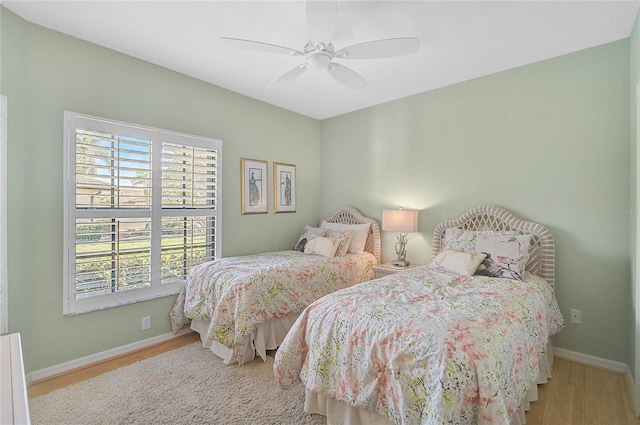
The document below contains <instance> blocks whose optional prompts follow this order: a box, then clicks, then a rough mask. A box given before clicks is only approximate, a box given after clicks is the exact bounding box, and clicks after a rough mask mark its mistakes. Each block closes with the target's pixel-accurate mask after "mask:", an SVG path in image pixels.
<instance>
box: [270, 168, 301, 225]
mask: <svg viewBox="0 0 640 425" xmlns="http://www.w3.org/2000/svg"><path fill="white" fill-rule="evenodd" d="M273 205H274V206H273V210H274V212H276V213H285V212H296V166H295V165H292V164H282V163H280V162H274V163H273Z"/></svg>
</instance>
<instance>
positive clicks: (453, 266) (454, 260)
mask: <svg viewBox="0 0 640 425" xmlns="http://www.w3.org/2000/svg"><path fill="white" fill-rule="evenodd" d="M485 257H486V254H484V253H480V252H477V253H470V252H463V251H454V250H452V249H446V250H444V251H440V253H439V254H438V255H436V258H434V259H433V261H432V262H431V264H430V265H431V266H433V267H437V268H438V269H443V270H445V271H448V272H453V273H458V274H461V275H464V276H471V275H473V274H474V273H475V272H476V270H477V269H478V266H479V265H480V263H482V261H483V260H484V259H485Z"/></svg>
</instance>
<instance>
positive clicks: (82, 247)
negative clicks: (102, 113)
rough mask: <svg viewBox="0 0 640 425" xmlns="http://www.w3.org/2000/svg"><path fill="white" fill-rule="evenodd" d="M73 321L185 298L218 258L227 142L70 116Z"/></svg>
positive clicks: (68, 269) (69, 310)
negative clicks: (199, 268)
mask: <svg viewBox="0 0 640 425" xmlns="http://www.w3.org/2000/svg"><path fill="white" fill-rule="evenodd" d="M65 134H66V135H67V138H68V140H67V143H66V146H67V149H68V152H67V154H66V155H65V158H67V159H68V164H67V165H66V173H65V175H67V178H68V189H69V190H68V193H66V195H67V197H68V199H67V200H66V201H65V205H66V207H67V208H66V211H65V213H66V215H65V216H66V220H65V224H66V225H67V232H66V234H67V235H68V246H67V247H66V249H65V253H66V258H65V276H66V279H65V280H66V285H65V288H66V291H65V314H74V313H81V312H85V311H91V310H95V309H101V308H105V307H111V306H115V305H120V304H124V303H130V302H135V301H139V300H143V299H150V298H155V297H159V296H165V295H170V294H175V293H176V292H177V291H178V289H179V285H181V284H182V282H184V280H185V279H186V275H187V273H188V271H189V269H190V268H191V267H193V266H194V265H196V264H200V263H202V262H204V261H209V260H212V259H215V258H216V257H217V252H218V248H219V247H218V244H217V242H218V241H217V233H218V228H219V219H218V217H219V213H218V206H219V191H218V189H219V165H220V162H219V161H220V155H221V148H222V142H221V141H219V140H216V139H208V138H202V137H198V136H191V135H185V134H179V133H173V132H169V131H166V130H161V129H155V128H147V127H141V126H137V125H133V124H127V123H121V122H113V121H108V120H105V119H101V118H96V117H89V116H86V115H80V114H76V113H72V112H66V113H65Z"/></svg>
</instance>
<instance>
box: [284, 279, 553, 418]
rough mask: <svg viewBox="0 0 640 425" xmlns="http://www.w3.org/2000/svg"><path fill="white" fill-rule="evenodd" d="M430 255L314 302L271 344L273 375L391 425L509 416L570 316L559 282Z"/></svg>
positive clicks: (288, 384) (290, 385)
mask: <svg viewBox="0 0 640 425" xmlns="http://www.w3.org/2000/svg"><path fill="white" fill-rule="evenodd" d="M525 276H526V277H525V282H521V281H517V280H511V279H505V278H493V277H481V276H472V277H465V276H461V275H457V274H454V273H442V272H438V271H437V270H435V269H432V268H429V267H427V266H424V267H417V268H415V269H412V270H409V271H405V272H403V273H397V274H394V275H390V276H387V277H384V278H382V279H376V280H372V281H369V282H364V283H362V284H359V285H356V286H353V287H351V288H347V289H344V290H341V291H337V292H335V293H333V294H330V295H328V296H326V297H324V298H322V299H320V300H318V301H316V302H314V303H313V304H311V305H310V306H309V307H308V308H307V309H306V310H305V311H304V312H303V313H302V314H301V315H300V317H299V318H298V320H297V321H296V323H295V324H294V326H293V328H292V329H291V331H290V332H289V334H288V335H287V337H286V338H285V340H284V342H283V343H282V345H281V346H280V348H279V349H278V352H277V353H276V359H275V364H274V373H275V376H276V380H277V382H278V384H279V385H280V386H281V387H283V388H289V387H292V386H294V385H295V384H296V383H298V382H300V381H302V382H303V383H304V384H305V385H306V387H307V388H308V389H309V390H311V391H313V392H316V393H320V394H323V395H325V396H327V397H330V398H332V399H335V400H339V401H342V402H345V403H347V404H349V405H351V406H354V407H357V408H362V409H366V410H371V411H375V412H377V413H379V414H381V415H383V416H385V417H387V418H388V419H390V420H391V422H393V423H396V424H430V425H432V424H487V425H488V424H494V425H495V424H508V423H509V418H510V417H513V415H514V413H515V412H516V411H517V408H518V407H519V406H520V405H521V403H522V402H523V400H524V396H525V394H526V392H527V390H528V389H529V388H530V387H531V386H533V385H536V383H537V378H538V359H539V355H540V354H541V353H544V352H546V349H547V343H548V336H550V335H553V334H555V333H557V332H559V331H560V330H561V329H562V328H563V327H564V319H563V317H562V315H561V313H560V310H559V308H558V305H557V302H556V299H555V294H554V292H553V289H552V288H551V287H550V286H549V285H548V284H547V283H546V282H545V281H544V280H543V279H542V278H539V277H537V276H533V275H531V274H529V273H527V274H526V275H525Z"/></svg>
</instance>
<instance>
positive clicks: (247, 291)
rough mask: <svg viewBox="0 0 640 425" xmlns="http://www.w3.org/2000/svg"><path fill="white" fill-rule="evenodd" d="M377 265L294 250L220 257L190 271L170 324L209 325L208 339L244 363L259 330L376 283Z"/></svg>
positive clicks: (360, 257)
mask: <svg viewBox="0 0 640 425" xmlns="http://www.w3.org/2000/svg"><path fill="white" fill-rule="evenodd" d="M375 264H376V259H375V257H374V256H373V255H372V254H370V253H368V252H365V253H364V254H347V255H345V256H342V257H335V258H326V257H321V256H318V255H305V254H303V253H301V252H298V251H293V250H291V251H278V252H267V253H260V254H255V255H245V256H241V257H227V258H221V259H218V260H215V261H211V262H208V263H204V264H201V265H199V266H196V267H194V268H193V269H192V270H191V271H190V272H189V275H188V276H187V282H186V284H185V285H184V286H183V288H182V290H181V292H180V294H179V295H178V298H177V300H176V303H175V305H174V306H173V309H172V310H171V324H172V327H173V330H174V332H175V331H177V330H179V329H181V328H183V327H185V326H187V325H188V324H189V321H190V320H191V319H200V320H206V321H209V320H210V321H211V325H210V327H209V331H208V336H209V337H210V338H212V339H214V340H216V341H218V342H219V343H220V344H222V345H224V346H226V347H229V348H232V349H233V350H234V353H235V357H236V360H237V361H238V363H240V364H242V363H243V361H244V359H243V355H242V353H243V352H244V347H246V345H247V344H249V343H250V342H251V338H252V335H253V332H254V331H255V330H256V329H257V327H258V326H259V325H261V324H263V323H264V322H266V321H268V320H271V319H276V318H279V317H284V316H288V315H291V314H297V313H300V312H301V311H302V310H304V309H305V307H307V306H308V305H309V304H311V303H312V302H313V301H315V300H317V299H318V298H320V297H322V296H324V295H326V294H329V293H331V292H334V291H336V290H338V289H342V288H346V287H348V286H351V285H354V284H356V283H359V282H362V281H365V280H369V279H371V278H373V275H374V273H373V269H372V266H373V265H375Z"/></svg>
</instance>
